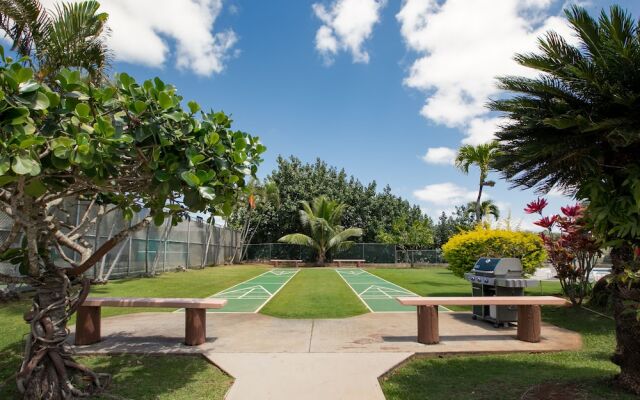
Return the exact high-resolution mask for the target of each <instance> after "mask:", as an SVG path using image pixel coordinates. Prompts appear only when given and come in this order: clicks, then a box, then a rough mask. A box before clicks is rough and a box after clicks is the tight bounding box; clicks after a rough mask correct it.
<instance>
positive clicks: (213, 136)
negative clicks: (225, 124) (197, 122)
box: [205, 132, 220, 146]
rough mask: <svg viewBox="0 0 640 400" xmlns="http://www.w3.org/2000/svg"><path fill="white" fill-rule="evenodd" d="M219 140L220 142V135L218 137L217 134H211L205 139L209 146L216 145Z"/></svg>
mask: <svg viewBox="0 0 640 400" xmlns="http://www.w3.org/2000/svg"><path fill="white" fill-rule="evenodd" d="M218 140H220V135H218V133H217V132H211V133H209V134H208V135H207V136H206V138H205V142H206V143H207V144H208V145H209V146H213V145H214V144H216V143H218Z"/></svg>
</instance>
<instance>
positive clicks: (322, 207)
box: [278, 196, 362, 265]
mask: <svg viewBox="0 0 640 400" xmlns="http://www.w3.org/2000/svg"><path fill="white" fill-rule="evenodd" d="M344 210H345V205H344V204H342V203H338V202H337V201H334V200H330V199H328V198H326V197H324V196H320V197H316V198H315V199H313V201H312V202H311V204H309V202H306V201H303V202H302V209H301V210H300V222H301V223H302V226H303V227H304V229H305V231H306V232H307V234H305V233H291V234H288V235H285V236H283V237H281V238H280V239H279V240H278V241H279V242H282V243H288V244H297V245H302V246H307V247H311V248H313V249H314V250H315V251H316V254H317V256H318V258H317V261H318V264H320V265H323V264H324V263H325V261H326V259H327V253H328V252H329V251H336V252H339V251H341V250H346V249H348V248H349V247H350V246H352V245H353V244H354V242H353V241H351V240H349V239H351V238H354V237H360V236H362V229H360V228H346V229H345V228H344V227H343V226H342V225H340V224H341V221H342V215H343V213H344Z"/></svg>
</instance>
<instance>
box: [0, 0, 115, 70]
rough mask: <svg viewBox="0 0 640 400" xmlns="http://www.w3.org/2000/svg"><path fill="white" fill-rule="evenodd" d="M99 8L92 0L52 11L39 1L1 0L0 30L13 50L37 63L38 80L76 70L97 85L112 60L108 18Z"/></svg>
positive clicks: (70, 4) (65, 5) (61, 6)
mask: <svg viewBox="0 0 640 400" xmlns="http://www.w3.org/2000/svg"><path fill="white" fill-rule="evenodd" d="M99 7H100V4H99V3H98V2H97V1H93V0H89V1H83V2H79V3H62V4H61V5H57V6H56V7H55V9H54V10H53V12H50V11H47V10H46V9H45V8H44V7H43V6H42V3H40V1H38V0H0V30H2V31H3V32H4V33H5V34H6V36H7V37H8V39H10V40H11V41H12V46H11V49H12V50H13V51H15V52H16V53H18V54H19V55H21V56H24V57H30V60H29V62H30V63H35V64H36V65H35V66H34V67H35V69H37V70H38V75H37V76H36V78H37V79H38V80H40V81H47V80H52V79H53V78H54V77H55V76H56V75H57V73H58V72H59V71H60V70H61V69H63V68H77V69H79V70H81V71H83V72H86V73H87V74H88V75H89V77H90V79H91V80H92V81H94V82H96V81H99V80H102V79H104V78H105V76H104V72H105V70H106V68H107V66H108V64H109V61H110V53H109V51H108V49H107V46H106V40H105V39H106V35H107V33H108V29H107V28H106V22H107V18H108V15H107V14H106V13H98V8H99Z"/></svg>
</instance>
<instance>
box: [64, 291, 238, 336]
mask: <svg viewBox="0 0 640 400" xmlns="http://www.w3.org/2000/svg"><path fill="white" fill-rule="evenodd" d="M225 304H227V300H226V299H192V298H155V297H89V298H87V299H86V300H85V301H84V302H83V303H82V305H80V307H78V318H77V321H76V336H75V344H76V345H78V346H82V345H88V344H92V343H96V342H99V341H100V340H101V332H100V330H101V324H102V321H101V308H102V307H165V308H184V309H185V344H187V345H188V346H197V345H200V344H202V343H204V342H205V340H206V325H207V324H206V322H207V321H206V318H207V317H206V315H207V314H206V311H207V309H210V308H211V309H216V308H222V307H224V306H225Z"/></svg>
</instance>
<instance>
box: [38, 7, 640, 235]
mask: <svg viewBox="0 0 640 400" xmlns="http://www.w3.org/2000/svg"><path fill="white" fill-rule="evenodd" d="M54 2H55V0H47V1H45V3H46V4H49V5H51V4H53V3H54ZM571 3H572V2H571V1H566V0H559V1H556V0H402V1H401V0H377V1H376V0H316V1H302V0H295V1H293V0H288V1H285V0H269V1H256V0H252V1H250V0H135V1H130V0H102V1H101V4H102V7H103V9H104V10H105V11H107V12H108V13H109V14H110V20H109V21H110V22H109V25H110V27H111V31H112V33H111V37H110V44H111V47H112V49H113V51H114V53H115V56H116V63H115V65H114V66H113V70H114V72H117V71H127V72H129V73H131V74H132V75H134V76H136V77H137V78H138V79H146V78H149V77H153V76H160V77H161V78H162V79H164V80H165V81H168V82H172V83H174V84H175V85H176V86H177V87H178V89H179V91H180V92H181V93H182V95H183V96H184V97H185V99H186V100H191V99H194V100H197V101H198V102H200V103H201V104H202V105H203V106H204V108H212V109H214V110H224V111H226V112H227V113H231V114H232V115H233V117H234V119H235V121H236V123H235V126H236V127H237V128H239V129H242V130H245V131H247V132H249V133H252V134H254V135H258V136H260V137H261V138H262V140H263V142H264V143H265V144H266V145H267V146H268V149H269V151H268V153H267V155H266V160H265V163H264V165H263V166H262V170H261V175H263V176H264V175H266V174H267V173H268V172H270V171H271V170H272V169H273V168H274V166H275V158H276V157H277V156H278V155H280V154H281V155H285V156H288V155H295V156H297V157H300V158H301V159H303V160H305V161H312V160H314V159H315V158H316V157H320V158H322V159H324V160H326V161H327V162H329V163H330V164H332V165H335V166H338V167H344V168H345V169H346V171H347V172H348V173H350V174H353V175H355V176H356V177H358V178H359V179H360V180H362V181H364V182H368V181H370V180H376V181H377V182H378V184H379V186H380V187H382V186H384V185H385V184H389V185H391V187H392V189H393V191H394V192H395V193H396V194H398V195H401V196H403V197H405V198H407V199H409V200H410V201H411V202H414V203H416V204H419V205H420V206H421V207H422V208H423V209H424V210H425V212H427V213H429V214H430V215H432V216H436V215H437V214H438V213H439V212H441V211H442V210H451V209H452V208H453V206H454V205H456V204H462V203H466V202H467V201H470V200H472V199H474V197H475V193H476V185H477V179H478V174H477V171H476V170H472V171H471V172H470V174H469V176H465V175H462V174H461V173H460V172H458V171H457V170H456V169H455V168H454V167H453V165H452V159H453V157H454V154H455V149H456V148H457V147H459V146H460V145H461V144H478V143H482V142H485V141H487V140H490V139H491V137H492V135H493V132H494V131H495V129H496V126H497V125H498V124H499V123H500V121H501V120H500V116H498V115H493V114H491V113H490V112H488V111H487V109H486V108H485V104H486V102H487V99H489V98H495V97H497V96H500V95H501V93H500V92H499V91H498V90H497V89H496V87H495V80H494V78H495V76H498V75H505V74H518V75H531V71H528V70H526V69H523V68H521V67H519V66H517V65H516V64H515V63H514V62H513V61H512V57H513V55H514V53H516V52H527V51H531V50H534V49H535V45H536V38H537V37H538V36H540V35H541V34H542V33H544V32H545V31H547V30H550V29H552V30H555V31H557V32H560V33H562V34H564V35H566V36H567V37H570V36H571V33H570V31H569V30H568V28H567V26H566V24H565V21H564V19H563V17H562V9H563V7H566V6H567V5H568V4H571ZM617 3H618V4H621V5H623V6H624V7H626V8H627V9H628V10H629V11H630V12H632V13H633V14H634V15H636V16H640V2H639V1H637V0H620V1H618V2H617ZM580 4H583V5H585V6H586V7H587V8H588V9H589V10H590V11H591V12H592V13H596V12H599V11H600V10H601V9H602V8H603V7H604V8H608V7H609V6H610V4H612V2H611V1H610V0H590V1H580ZM492 178H493V179H495V180H496V181H498V183H497V185H496V187H495V188H490V189H489V190H488V193H487V195H488V196H489V197H490V198H492V199H493V200H494V201H496V202H497V204H498V205H499V206H500V207H501V211H502V213H503V215H507V214H508V213H509V212H511V215H512V217H513V218H514V219H515V220H516V221H518V220H520V219H522V225H521V226H522V227H523V228H530V227H532V224H531V221H532V219H530V218H528V217H527V216H524V215H523V213H522V211H521V210H522V208H523V207H524V205H525V203H526V202H528V201H530V200H531V199H532V198H534V197H535V194H534V193H531V192H523V191H520V190H518V189H515V190H513V189H512V190H509V185H508V183H506V182H503V181H501V180H500V179H499V177H498V176H497V175H494V176H492ZM550 200H551V205H552V206H553V207H555V208H558V207H559V206H560V205H563V204H564V203H566V202H567V201H568V200H567V199H565V198H563V197H562V196H561V194H559V193H552V194H551V196H550Z"/></svg>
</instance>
